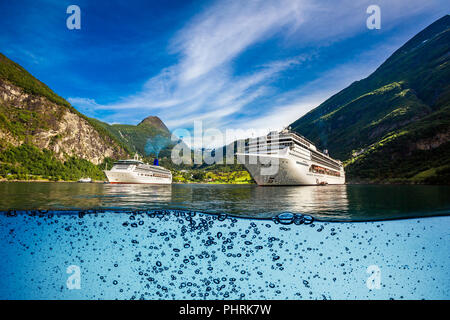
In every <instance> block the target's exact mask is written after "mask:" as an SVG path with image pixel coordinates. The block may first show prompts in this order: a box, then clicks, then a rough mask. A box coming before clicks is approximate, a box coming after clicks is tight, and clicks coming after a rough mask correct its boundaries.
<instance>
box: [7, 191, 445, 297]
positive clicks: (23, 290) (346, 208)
mask: <svg viewBox="0 0 450 320" xmlns="http://www.w3.org/2000/svg"><path fill="white" fill-rule="evenodd" d="M448 195H449V188H448V187H437V186H435V187H434V186H362V185H346V186H326V187H289V188H288V187H267V188H265V187H257V186H251V185H242V186H236V185H172V186H144V185H107V184H76V183H3V184H0V208H1V209H3V210H7V209H38V208H41V209H57V208H59V209H69V208H71V209H78V210H74V211H52V210H50V211H41V212H36V211H19V210H17V211H12V212H11V211H9V212H5V211H4V212H0V242H1V243H2V246H0V261H2V263H1V264H0V273H1V274H2V277H0V299H449V298H450V282H449V281H448V279H449V277H450V256H449V253H450V232H449V230H450V217H449V216H441V217H426V216H429V215H444V214H448V212H449V210H448V209H449V200H448V198H449V197H448ZM91 208H104V209H105V210H101V211H90V212H85V213H88V214H83V213H82V212H80V210H84V209H91ZM106 208H116V209H106ZM125 208H127V209H149V210H147V211H143V210H138V211H132V210H117V209H125ZM170 208H178V209H181V210H170ZM152 209H158V210H152ZM160 209H163V210H160ZM183 209H184V210H183ZM192 210H194V211H202V212H209V213H224V212H226V213H230V214H232V215H235V216H241V217H247V218H252V217H253V218H267V217H271V216H273V215H275V214H276V213H279V212H286V211H291V212H298V213H304V214H309V215H313V216H314V217H315V218H316V219H317V218H318V219H320V220H329V221H314V222H313V223H311V224H300V225H297V224H294V223H291V224H289V225H287V224H284V223H283V222H281V221H278V220H276V219H275V220H274V221H271V220H260V219H236V218H234V217H230V216H229V215H228V216H226V215H220V216H219V215H212V214H202V213H193V212H192ZM418 216H423V217H421V218H412V217H418ZM425 217H426V218H425ZM393 218H411V219H401V220H391V221H366V222H349V220H354V221H361V220H383V219H393ZM336 220H341V221H342V222H339V221H336ZM343 221H345V222H343ZM291 222H292V221H291ZM73 268H78V270H79V273H78V277H79V279H80V286H79V287H78V288H77V290H74V289H73V287H71V285H73V283H72V282H70V281H71V280H70V279H73V276H75V273H74V271H73V270H74V269H73ZM370 268H377V269H378V270H380V275H381V278H380V286H379V287H374V286H373V285H374V282H370V281H371V280H370V279H371V273H370V270H372V269H370ZM71 270H72V271H71Z"/></svg>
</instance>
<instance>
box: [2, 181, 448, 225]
mask: <svg viewBox="0 0 450 320" xmlns="http://www.w3.org/2000/svg"><path fill="white" fill-rule="evenodd" d="M449 195H450V187H449V186H389V185H340V186H297V187H258V186H256V185H202V184H189V185H187V184H174V185H168V186H151V185H111V184H95V183H93V184H80V183H0V209H3V210H7V209H64V208H66V209H69V208H70V209H87V208H89V209H91V208H115V209H117V208H122V209H184V210H195V211H202V212H209V213H223V212H225V213H229V214H232V215H236V216H243V217H254V218H269V217H272V216H274V215H276V214H278V213H280V212H286V211H289V212H294V213H303V214H308V215H312V216H314V217H315V218H318V219H322V220H378V219H393V218H410V217H418V216H432V215H445V214H448V213H449V212H450V197H449Z"/></svg>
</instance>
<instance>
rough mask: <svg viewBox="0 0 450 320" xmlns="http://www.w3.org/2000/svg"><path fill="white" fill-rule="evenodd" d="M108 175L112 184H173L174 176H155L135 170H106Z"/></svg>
mask: <svg viewBox="0 0 450 320" xmlns="http://www.w3.org/2000/svg"><path fill="white" fill-rule="evenodd" d="M104 172H105V174H106V177H107V178H108V181H109V183H112V184H132V183H139V184H171V183H172V177H170V178H164V177H155V176H146V175H143V174H139V173H138V172H133V171H110V170H109V171H108V170H105V171H104Z"/></svg>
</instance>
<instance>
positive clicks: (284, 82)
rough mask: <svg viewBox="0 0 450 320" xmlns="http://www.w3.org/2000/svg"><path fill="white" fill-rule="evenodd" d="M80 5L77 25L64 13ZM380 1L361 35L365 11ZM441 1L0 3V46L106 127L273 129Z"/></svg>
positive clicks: (371, 60) (394, 42) (438, 8)
mask: <svg viewBox="0 0 450 320" xmlns="http://www.w3.org/2000/svg"><path fill="white" fill-rule="evenodd" d="M71 4H76V5H78V6H79V7H80V8H81V30H68V29H67V28H66V19H67V17H68V16H69V15H68V14H66V8H67V7H68V6H69V5H71ZM371 4H376V5H378V6H379V7H380V8H381V29H380V30H369V29H367V27H366V19H367V17H368V16H369V15H368V14H367V13H366V9H367V7H368V6H369V5H371ZM449 8H450V4H449V2H448V1H441V0H426V1H425V0H422V1H417V0H389V1H384V0H383V1H381V0H380V1H374V0H370V1H364V0H362V1H354V0H352V1H349V0H342V1H335V0H333V1H332V0H326V1H318V0H316V1H312V0H264V1H254V0H246V1H243V0H241V1H224V0H219V1H187V0H185V1H175V0H165V1H144V0H142V1H134V0H127V1H114V0H108V1H82V0H71V1H63V0H58V1H56V0H41V1H24V0H17V1H4V0H0V29H1V30H2V31H1V33H0V52H2V53H4V54H5V55H6V56H8V57H9V58H11V59H12V60H14V61H16V62H18V63H19V64H21V65H22V66H23V67H25V68H26V69H27V70H28V71H30V72H31V73H32V74H33V75H34V76H35V77H37V78H38V79H40V80H41V81H43V82H44V83H46V84H47V85H49V86H50V87H51V88H52V89H53V90H54V91H55V92H56V93H58V94H59V95H61V96H63V97H64V98H66V99H67V100H69V101H70V102H71V103H72V104H73V105H74V106H75V107H76V108H77V109H78V110H80V111H81V112H83V113H84V114H86V115H88V116H91V117H96V118H98V119H100V120H103V121H106V122H108V123H126V124H137V123H139V121H141V120H142V119H143V118H145V117H146V116H149V115H157V116H159V117H160V118H161V119H162V120H163V121H164V122H165V123H166V124H167V126H168V127H169V128H170V129H171V130H174V129H177V128H187V129H190V128H192V126H193V121H194V120H201V121H202V122H203V127H204V128H217V129H221V130H223V129H245V130H246V129H256V130H269V129H280V128H282V127H283V126H286V125H288V124H289V123H291V122H293V121H295V120H296V119H297V118H299V117H300V116H302V115H303V114H305V113H306V112H307V111H309V110H311V109H312V108H314V107H316V106H318V105H319V104H320V103H321V102H323V101H324V100H326V99H327V98H328V97H330V96H331V95H333V94H334V93H336V92H338V91H339V90H341V89H343V88H345V87H346V86H347V85H349V84H350V83H352V82H353V81H355V80H359V79H362V78H364V77H366V76H368V75H369V74H370V73H371V72H373V71H374V70H375V69H376V68H377V67H378V66H379V65H380V64H381V63H382V62H383V61H384V60H385V59H386V58H387V57H388V56H389V55H391V54H392V53H393V52H394V51H395V50H396V49H397V48H398V47H400V46H401V45H402V44H403V43H405V42H406V41H407V40H408V39H409V38H411V37H412V36H413V35H415V34H416V33H417V32H419V31H420V30H422V29H423V28H425V27H426V26H427V25H429V24H431V23H432V22H433V21H435V20H437V19H438V18H440V17H442V16H443V15H445V14H447V13H448V12H449Z"/></svg>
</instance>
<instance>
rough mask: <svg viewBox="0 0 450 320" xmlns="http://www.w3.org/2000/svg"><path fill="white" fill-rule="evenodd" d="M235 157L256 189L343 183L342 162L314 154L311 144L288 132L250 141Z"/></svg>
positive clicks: (323, 153)
mask: <svg viewBox="0 0 450 320" xmlns="http://www.w3.org/2000/svg"><path fill="white" fill-rule="evenodd" d="M236 155H237V156H238V160H239V161H240V163H243V164H244V165H245V167H246V168H247V170H248V171H249V172H250V175H251V176H252V177H253V179H254V180H255V181H256V183H257V184H258V185H262V186H268V185H278V186H281V185H327V184H344V183H345V172H344V167H343V165H342V162H341V161H339V160H334V159H332V158H331V157H330V156H329V155H328V151H326V150H325V151H324V152H321V151H319V150H317V148H316V146H314V144H313V143H312V142H311V141H309V140H307V139H306V138H305V137H303V136H301V135H298V134H296V133H294V132H291V131H290V128H287V129H284V130H282V131H280V132H276V131H273V132H270V133H269V134H268V135H267V136H263V137H259V138H252V139H250V140H249V141H248V142H247V143H246V146H245V151H244V152H243V153H237V154H236Z"/></svg>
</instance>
